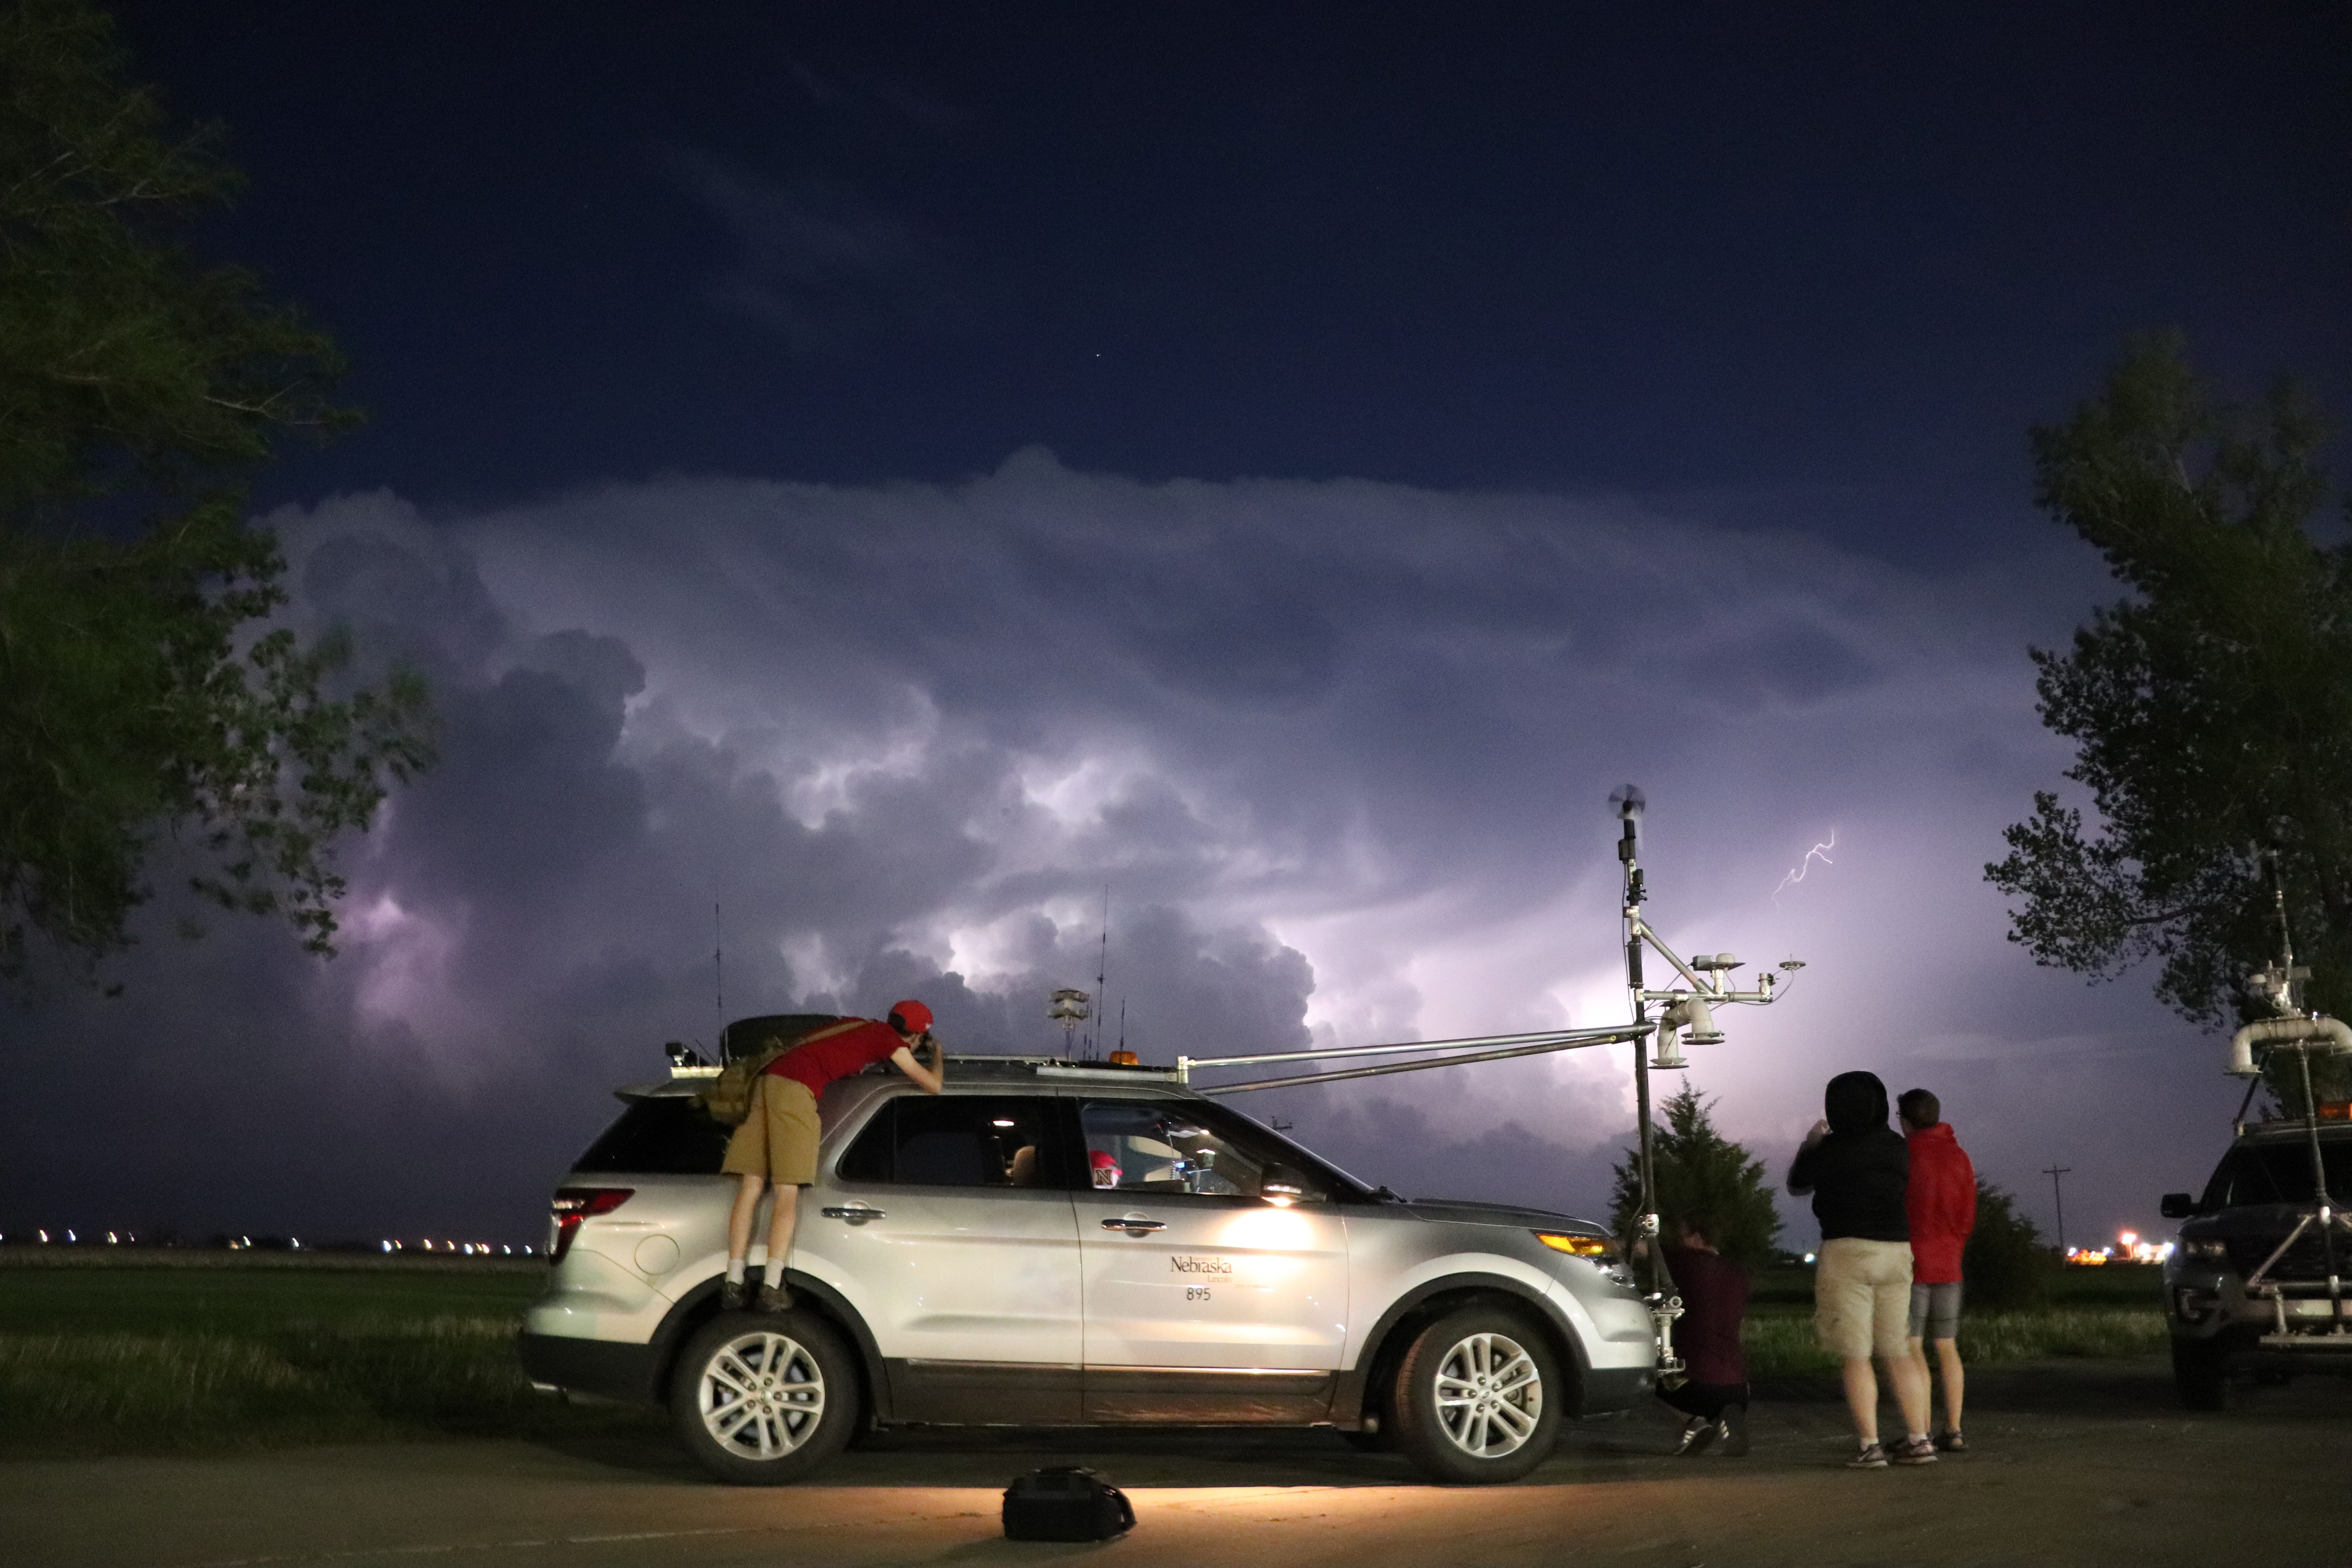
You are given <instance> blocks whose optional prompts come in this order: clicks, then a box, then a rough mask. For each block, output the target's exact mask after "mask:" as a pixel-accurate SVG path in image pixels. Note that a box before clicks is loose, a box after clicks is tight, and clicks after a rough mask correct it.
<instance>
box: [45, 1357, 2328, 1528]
mask: <svg viewBox="0 0 2352 1568" xmlns="http://www.w3.org/2000/svg"><path fill="white" fill-rule="evenodd" d="M1977 1383H1978V1386H1977V1387H1976V1388H1975V1389H1972V1390H1971V1393H1972V1394H1974V1395H1975V1404H1974V1406H1973V1412H1972V1415H1971V1419H1970V1421H1969V1436H1970V1440H1971V1441H1972V1443H1974V1444H1975V1445H1976V1448H1977V1451H1976V1452H1974V1453H1972V1454H1970V1455H1968V1456H1966V1457H1964V1458H1951V1459H1947V1460H1945V1461H1944V1462H1943V1463H1941V1464H1938V1465H1936V1466H1932V1467H1927V1468H1919V1469H1892V1470H1886V1471H1878V1472H1859V1473H1857V1472H1849V1471H1847V1470H1845V1469H1843V1468H1841V1466H1840V1461H1841V1460H1842V1459H1843V1457H1844V1455H1845V1452H1846V1443H1847V1441H1848V1440H1847V1439H1846V1438H1845V1436H1843V1412H1842V1409H1841V1408H1840V1407H1839V1406H1838V1405H1834V1404H1832V1403H1831V1402H1829V1401H1828V1400H1827V1399H1825V1398H1822V1397H1818V1396H1816V1397H1812V1398H1778V1399H1773V1400H1770V1401H1769V1402H1767V1403H1765V1404H1763V1405H1759V1409H1758V1413H1757V1419H1756V1423H1755V1426H1756V1436H1757V1445H1756V1452H1755V1453H1754V1454H1753V1455H1752V1456H1750V1457H1749V1458H1746V1459H1722V1458H1698V1459H1682V1460H1677V1459H1674V1458H1667V1457H1666V1456H1665V1454H1664V1447H1665V1445H1666V1442H1667V1440H1668V1438H1669V1437H1670V1436H1671V1433H1672V1430H1673V1427H1672V1424H1671V1423H1670V1421H1669V1420H1668V1419H1667V1418H1666V1417H1665V1416H1664V1415H1663V1413H1658V1414H1649V1413H1644V1414H1643V1415H1637V1416H1636V1417H1633V1418H1629V1419H1625V1420H1620V1421H1611V1422H1603V1423H1594V1424H1590V1425H1586V1426H1578V1427H1574V1428H1572V1429H1571V1431H1570V1436H1569V1438H1568V1440H1567V1441H1566V1442H1565V1443H1564V1444H1563V1445H1562V1447H1561V1450H1560V1452H1559V1455H1558V1456H1556V1457H1555V1458H1553V1459H1552V1460H1551V1461H1550V1462H1549V1463H1548V1464H1547V1465H1545V1466H1544V1468H1542V1469H1540V1470H1538V1472H1537V1473H1536V1474H1535V1475H1534V1476H1533V1477H1532V1478H1530V1479H1528V1480H1527V1481H1525V1482H1522V1483H1520V1484H1518V1485H1517V1486H1512V1487H1506V1488H1493V1489H1462V1490H1454V1489H1443V1488H1434V1487H1428V1486H1423V1485H1421V1484H1419V1483H1418V1482H1416V1481H1414V1480H1413V1479H1412V1476H1411V1473H1410V1472H1409V1471H1407V1470H1406V1469H1405V1468H1403V1466H1402V1464H1401V1462H1399V1461H1397V1460H1394V1459H1392V1458H1367V1457H1365V1456H1362V1455H1359V1454H1357V1453H1355V1452H1354V1451H1352V1450H1351V1449H1349V1448H1348V1447H1345V1446H1344V1445H1343V1444H1341V1443H1340V1442H1339V1440H1338V1439H1337V1438H1335V1437H1333V1436H1330V1435H1329V1434H1323V1435H1320V1436H1318V1435H1314V1434H1286V1435H1279V1436H1251V1435H1239V1436H1236V1435H1233V1434H1203V1433H1187V1434H1160V1435H1157V1436H1150V1435H1142V1434H1128V1435H1117V1436H1111V1437H1108V1438H1103V1437H1100V1436H1093V1435H1084V1434H1056V1435H1049V1436H1020V1437H1014V1436H997V1435H974V1436H961V1437H954V1436H941V1435H926V1436H916V1437H909V1438H897V1439H889V1440H886V1441H884V1442H882V1443H880V1444H878V1445H877V1446H875V1447H868V1448H865V1449H862V1450H860V1451H857V1452H854V1453H851V1454H848V1455H845V1456H844V1457H843V1458H842V1459H841V1460H840V1461H838V1462H837V1463H836V1464H835V1466H834V1467H833V1468H830V1469H828V1470H827V1471H825V1472H824V1474H823V1476H822V1477H821V1478H820V1481H821V1484H809V1485H805V1486H800V1487H793V1488H788V1489H774V1490H739V1489H728V1488H722V1487H716V1486H712V1485H709V1484H708V1483H706V1482H705V1481H704V1480H703V1479H702V1478H701V1477H700V1475H699V1473H698V1472H697V1471H696V1470H694V1469H693V1468H691V1467H690V1466H689V1465H688V1464H687V1463H686V1462H685V1461H684V1460H683V1459H682V1458H680V1456H679V1454H678V1453H677V1451H676V1450H675V1449H673V1448H672V1447H670V1446H669V1445H668V1444H667V1443H666V1442H665V1441H663V1440H661V1439H660V1438H658V1437H656V1436H642V1437H640V1436H626V1437H619V1438H610V1439H600V1440H598V1441H597V1442H596V1443H594V1444H590V1445H576V1446H571V1447H562V1448H555V1447H539V1446H533V1445H530V1444H523V1443H448V1444H435V1445H415V1446H406V1447H369V1448H356V1447H354V1448H318V1449H307V1450H302V1451H299V1452H293V1453H283V1454H270V1455H252V1456H231V1457H222V1458H170V1459H111V1460H97V1461H81V1462H59V1463H17V1464H11V1465H7V1466H5V1467H0V1562H5V1563H8V1564H10V1565H11V1568H35V1565H40V1568H47V1565H50V1564H56V1565H58V1568H68V1565H71V1568H80V1565H89V1568H118V1565H120V1568H262V1565H264V1564H268V1565H271V1568H310V1565H319V1568H328V1565H334V1568H405V1565H410V1564H425V1565H438V1564H443V1563H447V1564H452V1565H455V1568H471V1565H474V1564H481V1565H484V1568H509V1565H513V1568H635V1565H640V1564H643V1565H646V1568H656V1565H658V1568H672V1565H678V1568H706V1565H707V1568H722V1565H734V1564H761V1565H786V1564H792V1565H799V1564H809V1565H816V1564H824V1565H828V1568H829V1565H835V1564H839V1565H845V1568H868V1565H880V1564H902V1563H904V1564H912V1563H938V1564H992V1563H1055V1562H1061V1561H1063V1560H1066V1559H1076V1558H1083V1557H1091V1556H1097V1555H1099V1556H1101V1557H1102V1559H1103V1560H1104V1562H1105V1563H1110V1564H1116V1565H1118V1568H1146V1565H1160V1564H1166V1565H1170V1568H1223V1565H1226V1564H1244V1563H1247V1564H1269V1563H1270V1564H1276V1565H1279V1568H1322V1565H1326V1564H1328V1565H1331V1568H1341V1565H1345V1568H1380V1565H1384V1564H1391V1563H1399V1564H1402V1563H1412V1564H1420V1563H1429V1564H1445V1565H1447V1568H1452V1565H1455V1564H1460V1565H1465V1568H1475V1565H1480V1564H1488V1565H1501V1564H1519V1563H1608V1564H1620V1563H1622V1564H1631V1565H1643V1568H1646V1565H1649V1564H1674V1565H1676V1568H1686V1565H1689V1564H1697V1563H1714V1564H1748V1563H1758V1564H1767V1563H1790V1564H1802V1565H1804V1568H1818V1565H1821V1564H1830V1563H2084V1564H2098V1563H2117V1564H2128V1565H2130V1568H2158V1565H2162V1564H2171V1563H2183V1564H2188V1563H2196V1564H2208V1563H2223V1562H2235V1561H2244V1562H2248V1563H2255V1564H2259V1565H2260V1568H2293V1565H2296V1564H2314V1565H2317V1564H2336V1563H2347V1562H2352V1489H2347V1486H2346V1479H2347V1476H2352V1383H2336V1382H2332V1381H2329V1380H2326V1379H2304V1380H2302V1381H2299V1382H2298V1383H2296V1384H2294V1385H2292V1386H2290V1387H2286V1388H2282V1389H2269V1390H2262V1391H2258V1392H2257V1393H2256V1394H2255V1395H2254V1397H2252V1399H2250V1400H2248V1401H2247V1402H2245V1404H2244V1405H2243V1406H2242V1408H2241V1409H2238V1410H2235V1411H2232V1412H2231V1413H2229V1414H2227V1415H2219V1416H2200V1417H2195V1418H2191V1417H2189V1416H2187V1415H2183V1414H2182V1413H2181V1412H2179V1411H2178V1410H2177V1409H2175V1408H2173V1406H2172V1405H2171V1402H2170V1391H2169V1387H2168V1382H2167V1379H2166V1374H2165V1372H2164V1369H2163V1368H2162V1367H2161V1366H2160V1365H2158V1364H2156V1363H2078V1364H2074V1365H2068V1366H2059V1367H2051V1368H2042V1369H2032V1370H2021V1369H2001V1370H2000V1371H1999V1372H1988V1373H1980V1374H1979V1378H1978V1380H1977ZM1074 1462H1088V1463H1093V1464H1095V1465H1097V1466H1098V1467H1099V1468H1103V1469H1104V1470H1106V1471H1108V1473H1109V1474H1110V1475H1111V1477H1112V1479H1114V1480H1116V1481H1118V1483H1119V1484H1121V1485H1122V1486H1124V1487H1125V1488H1127V1489H1128V1490H1129V1495H1130V1496H1131V1497H1132V1498H1133V1499H1134V1501H1135V1504H1136V1510H1137V1514H1138V1516H1139V1523H1138V1525H1137V1528H1136V1531H1135V1532H1134V1533H1133V1534H1132V1535H1130V1536H1129V1537H1128V1538H1127V1539H1126V1540H1124V1541H1120V1542H1113V1543H1110V1544H1108V1545H1105V1546H1037V1545H1023V1544H1016V1543H1014V1542H1007V1541H1005V1540H1003V1538H1002V1536H1001V1535H1000V1533H999V1531H998V1527H997V1504H998V1492H999V1489H1001V1488H1002V1487H1003V1483H1004V1481H1005V1480H1006V1479H1008V1478H1010V1477H1011V1476H1013V1475H1014V1474H1016V1473H1018V1472H1020V1471H1022V1470H1024V1469H1028V1468H1033V1467H1035V1466H1038V1465H1045V1464H1055V1463H1074ZM2298 1479H2299V1480H2301V1481H2304V1482H2307V1483H2309V1484H2308V1485H2307V1486H2297V1485H2295V1484H2294V1482H2296V1481H2297V1480H2298Z"/></svg>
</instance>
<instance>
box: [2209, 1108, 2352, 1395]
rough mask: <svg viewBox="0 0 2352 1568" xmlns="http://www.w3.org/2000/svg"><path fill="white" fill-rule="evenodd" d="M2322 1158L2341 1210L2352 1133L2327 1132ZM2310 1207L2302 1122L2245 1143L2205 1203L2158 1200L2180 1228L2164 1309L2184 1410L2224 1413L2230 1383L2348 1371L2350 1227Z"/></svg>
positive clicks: (2351, 1172)
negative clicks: (2250, 1377)
mask: <svg viewBox="0 0 2352 1568" xmlns="http://www.w3.org/2000/svg"><path fill="white" fill-rule="evenodd" d="M2318 1147H2319V1155H2320V1159H2321V1161H2322V1162H2323V1163H2324V1166H2325V1169H2326V1175H2327V1191H2328V1193H2329V1194H2330V1195H2331V1196H2332V1198H2333V1199H2334V1202H2335V1203H2336V1204H2342V1203H2344V1202H2345V1201H2347V1198H2352V1125H2347V1124H2346V1123H2344V1122H2342V1121H2334V1122H2326V1123H2323V1124H2322V1125H2321V1126H2320V1128H2319V1131H2318ZM2316 1199H2317V1183H2316V1181H2315V1173H2314V1171H2313V1167H2312V1134H2311V1130H2310V1129H2309V1128H2308V1127H2307V1126H2306V1125H2305V1123H2304V1122H2302V1121H2273V1122H2265V1123H2262V1124H2259V1125H2256V1126H2252V1127H2249V1128H2247V1129H2246V1130H2245V1131H2243V1132H2242V1133H2240V1134H2239V1136H2238V1138H2237V1140H2236V1141H2235V1142H2232V1143H2231V1146H2230V1150H2229V1152H2227V1153H2226V1154H2223V1155H2222V1156H2221V1164H2220V1165H2219V1166H2217V1167H2215V1169H2214V1172H2213V1179H2212V1180H2211V1181H2210V1182H2208V1183H2207V1184H2205V1191H2204V1194H2203V1195H2202V1196H2197V1195H2193V1194H2189V1193H2167V1194H2165V1196H2164V1214H2165V1217H2166V1218H2168V1219H2180V1220H2183V1221H2184V1223H2183V1224H2182V1226H2181V1227H2180V1237H2179V1242H2178V1243H2177V1244H2176V1245H2175V1246H2174V1247H2173V1252H2172V1256H2171V1257H2170V1258H2168V1259H2167V1260H2166V1262H2165V1265H2164V1309H2165V1316H2166V1318H2167V1319H2168V1321H2169V1323H2170V1327H2171V1330H2172V1372H2173V1377H2174V1380H2175V1382H2176V1383H2177V1384H2178V1385H2179V1391H2180V1401H2181V1403H2182V1404H2184V1405H2188V1406H2189V1408H2190V1409H2192V1410H2218V1409H2220V1408H2221V1407H2222V1405H2224V1404H2226V1403H2227V1402H2228V1399H2229V1395H2230V1388H2231V1379H2232V1377H2233V1375H2234V1374H2237V1373H2253V1374H2255V1375H2257V1376H2268V1377H2275V1376H2280V1375H2284V1374H2290V1373H2297V1372H2317V1371H2327V1372H2347V1371H2352V1218H2347V1215H2345V1214H2344V1212H2343V1211H2342V1210H2341V1209H2340V1208H2334V1207H2332V1205H2331V1207H2330V1208H2329V1209H2327V1210H2323V1209H2322V1208H2321V1206H2320V1205H2319V1204H2318V1202H2317V1201H2316ZM2331 1231H2332V1232H2333V1235H2332V1237H2331V1236H2330V1234H2329V1233H2330V1232H2331ZM2331 1265H2332V1267H2331Z"/></svg>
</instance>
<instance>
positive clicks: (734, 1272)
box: [727, 1258, 743, 1285]
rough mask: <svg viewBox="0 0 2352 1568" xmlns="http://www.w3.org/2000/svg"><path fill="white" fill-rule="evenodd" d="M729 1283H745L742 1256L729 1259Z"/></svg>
mask: <svg viewBox="0 0 2352 1568" xmlns="http://www.w3.org/2000/svg"><path fill="white" fill-rule="evenodd" d="M727 1283H729V1284H730V1285H740V1284H741V1283H743V1260H742V1259H741V1258H729V1259H728V1260H727Z"/></svg>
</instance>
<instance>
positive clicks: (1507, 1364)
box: [1389, 1307, 1563, 1486]
mask: <svg viewBox="0 0 2352 1568" xmlns="http://www.w3.org/2000/svg"><path fill="white" fill-rule="evenodd" d="M1561 1392H1563V1384H1561V1382H1560V1377H1559V1363H1558V1360H1557V1358H1555V1357H1554V1356H1553V1354H1552V1351H1551V1347H1550V1346H1549V1344H1547V1343H1546V1342H1545V1341H1544V1338H1543V1336H1542V1335H1541V1334H1540V1333H1538V1332H1537V1331H1535V1330H1534V1329H1532V1328H1530V1327H1529V1326H1528V1324H1527V1323H1525V1322H1524V1321H1521V1320H1520V1319H1519V1318H1517V1316H1516V1315H1514V1314H1512V1313H1509V1312H1506V1311H1500V1310H1496V1309H1494V1308H1491V1307H1465V1308H1463V1309H1461V1310H1456V1311H1452V1312H1448V1313H1446V1314H1445V1315H1444V1317H1442V1318H1439V1319H1438V1320H1437V1321H1435V1322H1433V1323H1431V1324H1430V1325H1429V1326H1428V1327H1427V1328H1424V1329H1423V1330H1422V1331H1421V1332H1420V1333H1419V1334H1417V1335H1415V1336H1414V1337H1413V1342H1412V1345H1411V1346H1410V1347H1409V1348H1408V1349H1407V1350H1406V1351H1405V1352H1404V1359H1403V1360H1402V1362H1400V1363H1398V1366H1397V1380H1396V1385H1395V1388H1394V1390H1393V1391H1392V1393H1391V1395H1390V1398H1389V1409H1390V1411H1391V1416H1392V1424H1393V1430H1394V1433H1395V1437H1396V1446H1397V1447H1398V1448H1400V1449H1401V1450H1402V1451H1403V1453H1404V1456H1405V1458H1408V1459H1411V1460H1412V1462H1413V1464H1414V1465H1416V1466H1418V1467H1419V1468H1421V1469H1422V1470H1423V1472H1425V1473H1426V1474H1428V1475H1430V1476H1433V1477H1434V1478H1435V1479H1438V1480H1441V1481H1452V1482H1454V1483H1457V1484H1467V1485H1474V1486H1475V1485H1480V1484H1486V1483H1491V1482H1495V1481H1515V1480H1517V1479H1519V1478H1520V1477H1521V1476H1524V1475H1526V1474H1527V1473H1528V1471H1529V1470H1532V1469H1534V1468H1536V1467H1537V1466H1538V1465H1539V1464H1541V1463H1543V1462H1544V1460H1545V1459H1546V1458H1549V1456H1550V1454H1551V1450H1552V1445H1553V1443H1555V1442H1556V1441H1558V1439H1559V1403H1558V1400H1557V1398H1556V1397H1555V1396H1556V1395H1557V1394H1559V1393H1561Z"/></svg>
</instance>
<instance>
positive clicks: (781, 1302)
mask: <svg viewBox="0 0 2352 1568" xmlns="http://www.w3.org/2000/svg"><path fill="white" fill-rule="evenodd" d="M760 1310H761V1311H762V1312H789V1311H791V1310H793V1293H792V1292H791V1291H790V1290H787V1289H784V1288H783V1287H782V1285H762V1286H761V1287H760ZM1927 1457H1928V1458H1931V1459H1932V1458H1935V1455H1933V1454H1929V1455H1928V1456H1927Z"/></svg>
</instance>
